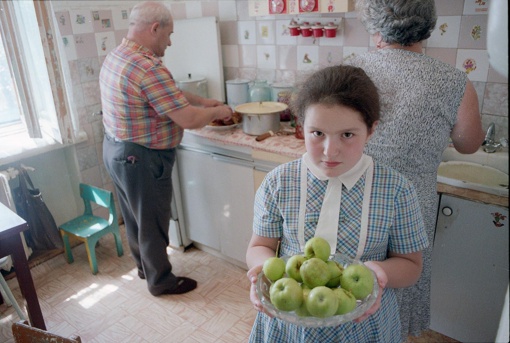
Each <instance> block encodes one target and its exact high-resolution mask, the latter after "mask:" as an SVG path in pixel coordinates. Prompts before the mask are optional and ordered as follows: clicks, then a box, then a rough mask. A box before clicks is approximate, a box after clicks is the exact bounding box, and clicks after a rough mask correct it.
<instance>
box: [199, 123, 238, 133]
mask: <svg viewBox="0 0 510 343" xmlns="http://www.w3.org/2000/svg"><path fill="white" fill-rule="evenodd" d="M238 125H239V124H232V125H206V126H205V127H206V128H208V129H209V130H215V131H226V130H230V129H235V128H236V127H237V126H238Z"/></svg>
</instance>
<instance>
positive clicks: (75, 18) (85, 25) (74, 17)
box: [69, 10, 94, 35]
mask: <svg viewBox="0 0 510 343" xmlns="http://www.w3.org/2000/svg"><path fill="white" fill-rule="evenodd" d="M69 19H70V21H71V27H72V28H73V33H74V34H75V35H76V34H82V33H91V32H94V28H93V26H92V13H91V11H86V10H71V11H69Z"/></svg>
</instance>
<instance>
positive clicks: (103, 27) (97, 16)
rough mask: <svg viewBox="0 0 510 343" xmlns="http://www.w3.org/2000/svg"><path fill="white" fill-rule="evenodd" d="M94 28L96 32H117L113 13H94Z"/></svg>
mask: <svg viewBox="0 0 510 343" xmlns="http://www.w3.org/2000/svg"><path fill="white" fill-rule="evenodd" d="M92 26H93V27H94V32H110V31H112V30H115V26H114V25H113V18H112V11H92Z"/></svg>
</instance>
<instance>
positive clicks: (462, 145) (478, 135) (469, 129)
mask: <svg viewBox="0 0 510 343" xmlns="http://www.w3.org/2000/svg"><path fill="white" fill-rule="evenodd" d="M484 136H485V133H484V132H483V129H482V119H481V117H480V110H479V109H478V95H477V94H476V90H475V88H474V87H473V84H472V83H471V81H469V80H468V81H467V83H466V90H465V92H464V97H463V98H462V101H461V103H460V106H459V110H458V113H457V122H456V123H455V126H454V127H453V130H452V132H451V134H450V138H451V139H452V142H453V146H454V147H455V149H456V150H457V151H458V152H460V153H461V154H472V153H474V152H476V151H477V150H478V148H480V146H481V145H482V143H483V139H484Z"/></svg>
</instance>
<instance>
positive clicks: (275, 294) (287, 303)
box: [269, 277, 303, 311]
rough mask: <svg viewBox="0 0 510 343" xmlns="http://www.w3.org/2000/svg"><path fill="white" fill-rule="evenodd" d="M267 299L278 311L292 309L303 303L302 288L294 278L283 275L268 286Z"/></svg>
mask: <svg viewBox="0 0 510 343" xmlns="http://www.w3.org/2000/svg"><path fill="white" fill-rule="evenodd" d="M269 299H270V300H271V304H273V305H274V307H276V308H277V309H279V310H280V311H294V310H296V309H298V308H299V307H300V306H301V304H302V303H303V290H302V289H301V286H300V285H299V283H298V282H297V281H296V280H294V279H292V278H288V277H284V278H281V279H279V280H276V282H275V283H274V284H273V285H272V286H271V287H270V289H269Z"/></svg>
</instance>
